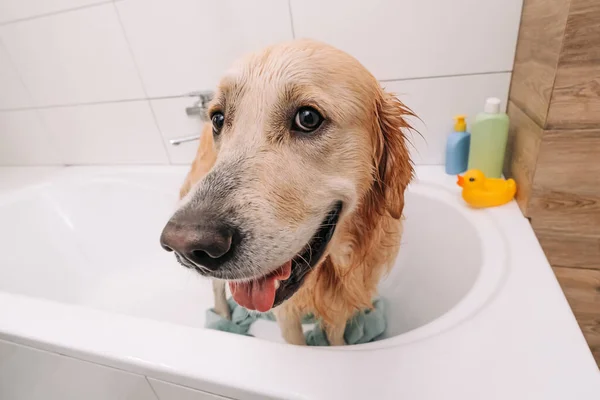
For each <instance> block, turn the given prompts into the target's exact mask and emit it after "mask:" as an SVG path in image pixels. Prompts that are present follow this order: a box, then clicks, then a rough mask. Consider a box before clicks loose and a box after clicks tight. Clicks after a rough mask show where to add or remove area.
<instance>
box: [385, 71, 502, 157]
mask: <svg viewBox="0 0 600 400" xmlns="http://www.w3.org/2000/svg"><path fill="white" fill-rule="evenodd" d="M509 85H510V73H502V74H484V75H472V76H459V77H449V78H431V79H415V80H408V81H395V82H384V83H382V86H383V87H384V88H385V89H386V90H388V91H390V92H392V93H396V94H397V95H398V97H399V98H400V99H401V100H402V101H403V102H404V103H405V104H406V105H407V106H408V107H410V108H411V109H412V110H413V111H414V112H415V113H416V114H417V116H419V118H421V120H422V121H419V120H418V119H413V120H411V123H412V125H413V127H414V128H415V129H416V130H417V131H418V132H420V134H421V135H422V136H421V135H419V134H417V133H414V132H413V133H411V134H409V135H408V138H409V139H410V141H411V143H412V145H410V146H409V148H410V150H411V155H412V158H413V161H414V162H415V163H416V164H427V165H435V164H442V163H443V162H444V159H445V155H444V152H445V146H446V140H447V138H448V135H449V134H450V132H451V131H452V128H453V126H454V121H453V117H454V116H455V115H457V114H466V115H467V116H468V117H469V118H468V119H467V123H468V124H469V125H468V126H467V128H468V130H469V131H470V126H471V125H470V124H471V122H472V121H473V118H474V117H475V115H476V114H477V113H478V112H480V111H483V105H484V103H485V99H486V98H487V97H491V96H494V97H498V98H500V99H501V100H502V107H503V108H505V107H506V100H507V98H508V88H509Z"/></svg>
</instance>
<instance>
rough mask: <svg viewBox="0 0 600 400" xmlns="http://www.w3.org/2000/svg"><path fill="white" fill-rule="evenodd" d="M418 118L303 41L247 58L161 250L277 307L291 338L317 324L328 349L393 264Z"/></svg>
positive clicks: (220, 294) (226, 92)
mask: <svg viewBox="0 0 600 400" xmlns="http://www.w3.org/2000/svg"><path fill="white" fill-rule="evenodd" d="M407 116H413V114H412V112H411V111H410V110H409V109H408V108H407V107H405V106H404V105H403V104H402V103H401V102H400V101H399V100H398V99H397V98H396V97H395V96H393V95H391V94H389V93H386V92H385V91H384V90H382V88H381V86H380V85H379V82H378V81H377V80H376V79H375V78H374V77H373V75H371V74H370V73H369V72H368V71H367V70H366V69H365V68H364V67H363V66H362V65H361V64H360V63H359V62H358V61H357V60H356V59H354V58H353V57H351V56H350V55H348V54H346V53H344V52H342V51H340V50H338V49H335V48H333V47H331V46H328V45H325V44H322V43H319V42H314V41H309V40H298V41H292V42H288V43H283V44H278V45H275V46H272V47H269V48H267V49H265V50H263V51H260V52H257V53H254V54H251V55H249V56H247V57H245V58H243V59H242V60H240V61H239V62H237V63H236V64H234V66H233V67H232V68H231V69H230V70H229V71H228V72H227V73H226V75H225V76H224V77H223V78H222V80H221V82H220V84H219V86H218V89H217V91H216V93H215V97H214V99H213V100H212V102H211V104H210V107H209V117H210V120H211V121H212V124H206V125H205V127H204V130H203V133H202V138H201V140H200V145H199V148H198V153H197V155H196V159H195V160H194V162H193V164H192V167H191V170H190V172H189V174H188V175H187V178H186V179H185V182H184V184H183V187H182V189H181V204H180V206H179V208H178V210H177V211H176V212H175V214H174V215H173V217H172V218H171V219H170V220H169V221H168V223H167V225H166V226H165V228H164V230H163V233H162V235H161V244H162V246H163V248H165V249H166V250H168V251H173V252H174V253H175V256H176V258H177V259H178V261H179V262H180V263H181V264H182V265H184V266H185V267H187V268H191V269H194V270H196V271H197V272H198V273H200V274H201V275H204V276H207V277H210V278H212V279H213V287H214V291H215V309H216V311H217V312H219V313H220V314H221V315H223V316H225V317H228V316H229V309H228V307H227V303H226V300H225V285H227V284H228V285H229V288H230V290H231V292H232V296H233V298H234V300H235V301H236V302H237V303H238V304H239V305H241V306H243V307H246V308H248V309H250V310H257V311H259V312H266V311H269V310H273V311H274V313H275V316H276V318H277V321H278V324H279V326H280V328H281V332H282V335H283V337H284V338H285V340H286V341H287V342H288V343H292V344H298V345H300V344H305V339H304V335H303V333H302V326H301V323H300V320H301V318H302V316H303V315H305V314H307V313H314V314H315V315H316V316H317V317H318V318H320V320H321V323H322V326H323V328H324V330H325V332H326V334H327V338H328V340H329V342H330V344H331V345H343V344H344V329H345V326H346V322H347V321H348V319H350V318H351V317H352V316H353V314H354V313H356V312H357V311H359V310H364V309H367V308H370V307H372V300H373V297H374V296H375V295H376V292H377V285H378V283H379V281H380V279H381V278H382V276H383V275H384V274H385V273H386V272H387V271H388V270H389V268H390V267H391V266H392V265H393V262H394V260H395V258H396V255H397V252H398V247H399V243H400V235H401V231H402V221H401V219H402V209H403V206H404V190H405V189H406V187H407V185H408V184H409V181H410V180H411V178H412V174H413V169H412V164H411V162H410V159H409V153H408V151H407V144H406V139H405V135H404V134H405V131H406V130H408V129H410V126H409V124H408V123H407V121H406V120H405V118H406V117H407Z"/></svg>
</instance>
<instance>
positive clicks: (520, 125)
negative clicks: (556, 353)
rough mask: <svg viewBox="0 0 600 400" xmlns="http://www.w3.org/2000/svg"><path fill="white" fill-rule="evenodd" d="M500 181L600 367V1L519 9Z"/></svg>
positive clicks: (534, 2) (535, 0)
mask: <svg viewBox="0 0 600 400" xmlns="http://www.w3.org/2000/svg"><path fill="white" fill-rule="evenodd" d="M508 114H509V115H510V117H511V130H510V139H509V145H508V153H507V155H508V157H507V159H506V161H507V162H506V168H505V170H506V173H507V174H509V175H512V176H514V178H515V179H516V180H517V184H518V185H519V193H518V196H517V197H518V202H519V205H520V206H521V209H522V210H523V213H524V214H525V215H526V216H527V217H528V218H529V219H530V220H531V225H532V227H533V229H534V231H535V234H536V235H537V237H538V239H539V241H540V244H541V245H542V247H543V249H544V252H545V253H546V256H547V257H548V260H549V261H550V263H551V264H552V268H553V270H554V273H555V274H556V276H557V278H558V281H559V282H560V284H561V287H562V288H563V290H564V292H565V295H566V296H567V300H568V301H569V304H570V305H571V307H572V309H573V312H574V313H575V317H577V321H578V322H579V325H580V326H581V330H582V331H583V334H584V335H585V337H586V339H587V341H588V344H589V346H590V349H591V350H592V353H593V354H594V356H595V357H596V361H597V363H598V365H599V366H600V178H599V177H600V129H599V127H600V2H598V0H552V1H548V0H525V2H524V7H523V19H522V22H521V28H520V32H519V40H518V44H517V53H516V58H515V68H514V76H513V80H512V84H511V90H510V101H509V106H508Z"/></svg>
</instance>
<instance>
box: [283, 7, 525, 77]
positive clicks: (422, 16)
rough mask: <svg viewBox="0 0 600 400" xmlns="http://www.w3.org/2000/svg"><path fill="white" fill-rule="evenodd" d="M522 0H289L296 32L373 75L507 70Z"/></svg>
mask: <svg viewBox="0 0 600 400" xmlns="http://www.w3.org/2000/svg"><path fill="white" fill-rule="evenodd" d="M521 5H522V0H452V1H446V0H418V1H416V0H372V1H368V2H366V1H364V0H344V1H341V0H338V1H323V0H291V7H292V15H293V20H294V28H295V32H296V37H297V38H303V37H310V38H314V39H319V40H323V41H325V42H327V43H330V44H332V45H334V46H336V47H339V48H341V49H342V50H346V51H348V52H349V53H351V54H353V55H354V56H355V57H357V58H358V59H359V60H360V61H361V62H362V63H363V64H364V65H365V66H366V67H367V68H368V69H369V70H371V72H373V74H374V75H375V77H377V79H399V78H410V77H427V76H442V75H454V74H468V73H476V72H490V71H510V70H512V64H513V58H514V52H515V45H516V42H517V34H518V28H519V20H520V15H521Z"/></svg>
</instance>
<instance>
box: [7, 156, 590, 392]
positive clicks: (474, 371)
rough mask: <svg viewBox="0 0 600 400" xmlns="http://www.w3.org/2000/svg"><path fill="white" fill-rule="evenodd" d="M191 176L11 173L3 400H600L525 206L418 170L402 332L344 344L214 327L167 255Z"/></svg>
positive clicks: (397, 300)
mask: <svg viewBox="0 0 600 400" xmlns="http://www.w3.org/2000/svg"><path fill="white" fill-rule="evenodd" d="M185 172H186V170H185V168H180V167H139V168H123V167H119V168H116V167H115V168H101V167H71V168H49V169H44V168H4V169H0V221H1V227H0V240H1V243H2V245H1V251H0V399H2V400H13V399H15V400H20V399H24V400H29V399H44V400H48V399H61V400H62V399H77V400H79V399H133V400H137V399H153V400H155V399H157V398H158V399H160V400H175V399H215V398H221V397H219V396H224V397H226V398H235V399H262V398H285V399H328V400H329V399H388V398H389V399H442V398H444V399H461V400H468V399H473V400H480V399H486V400H489V399H544V400H548V399H577V400H584V399H592V398H594V399H598V398H600V397H599V396H600V374H599V373H598V369H597V367H596V365H595V363H594V362H593V359H592V357H591V354H590V352H589V350H588V349H587V346H586V344H585V341H584V339H583V336H582V334H581V332H580V331H579V329H578V327H577V325H576V322H575V320H574V318H573V315H572V314H571V311H570V309H569V307H568V305H567V303H566V301H565V299H564V296H563V295H562V292H561V291H560V288H559V286H558V284H557V282H556V280H555V278H554V276H553V274H552V271H551V269H550V267H549V265H548V263H547V261H546V260H545V258H544V256H543V253H542V251H541V249H540V247H539V245H538V243H537V241H536V239H535V236H534V234H533V232H532V230H531V228H530V226H529V224H528V222H527V220H525V219H524V218H523V217H522V216H521V214H520V212H519V210H518V208H517V206H516V204H514V203H513V204H509V205H507V206H505V207H502V208H497V209H489V210H471V209H469V208H468V207H467V206H465V204H463V203H462V200H461V199H460V196H459V191H458V189H459V188H458V187H456V186H455V184H454V181H455V178H454V177H448V176H445V175H444V174H443V172H442V169H441V168H439V167H420V168H418V170H417V175H418V178H419V179H418V181H417V182H415V183H414V184H413V185H412V187H411V188H410V190H409V193H408V195H407V207H406V233H405V235H404V238H403V240H402V242H403V245H402V247H401V251H400V256H399V259H398V261H397V267H396V268H395V269H394V270H393V272H392V274H391V275H390V276H389V278H388V279H387V280H386V281H385V282H383V283H382V285H381V295H382V296H383V297H384V298H385V299H386V301H387V303H388V330H387V332H386V334H385V337H384V338H382V339H381V340H379V341H377V342H374V343H370V344H366V345H359V346H349V347H344V348H303V347H295V346H290V345H287V344H284V343H282V341H281V338H280V337H279V334H278V330H277V327H276V325H275V324H274V323H272V322H260V323H258V324H257V325H256V326H255V327H254V329H253V333H254V334H255V335H256V336H257V338H250V337H243V336H237V335H233V334H227V333H222V332H216V331H210V330H206V329H203V328H202V327H203V324H204V315H205V310H206V309H207V308H209V307H211V306H212V292H211V290H210V284H209V282H208V281H206V280H204V279H203V278H201V277H199V276H197V275H195V274H194V273H192V272H190V271H189V270H186V269H184V268H181V267H179V265H178V264H177V263H176V262H175V260H174V258H173V256H172V255H171V254H169V253H166V252H164V251H163V250H162V249H161V247H160V246H159V244H158V237H159V235H160V232H161V229H162V227H163V225H164V223H165V221H166V220H167V218H168V217H169V215H170V214H171V212H172V210H173V206H174V204H175V201H176V194H177V191H178V187H179V185H180V183H181V181H182V179H183V177H184V174H185Z"/></svg>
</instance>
